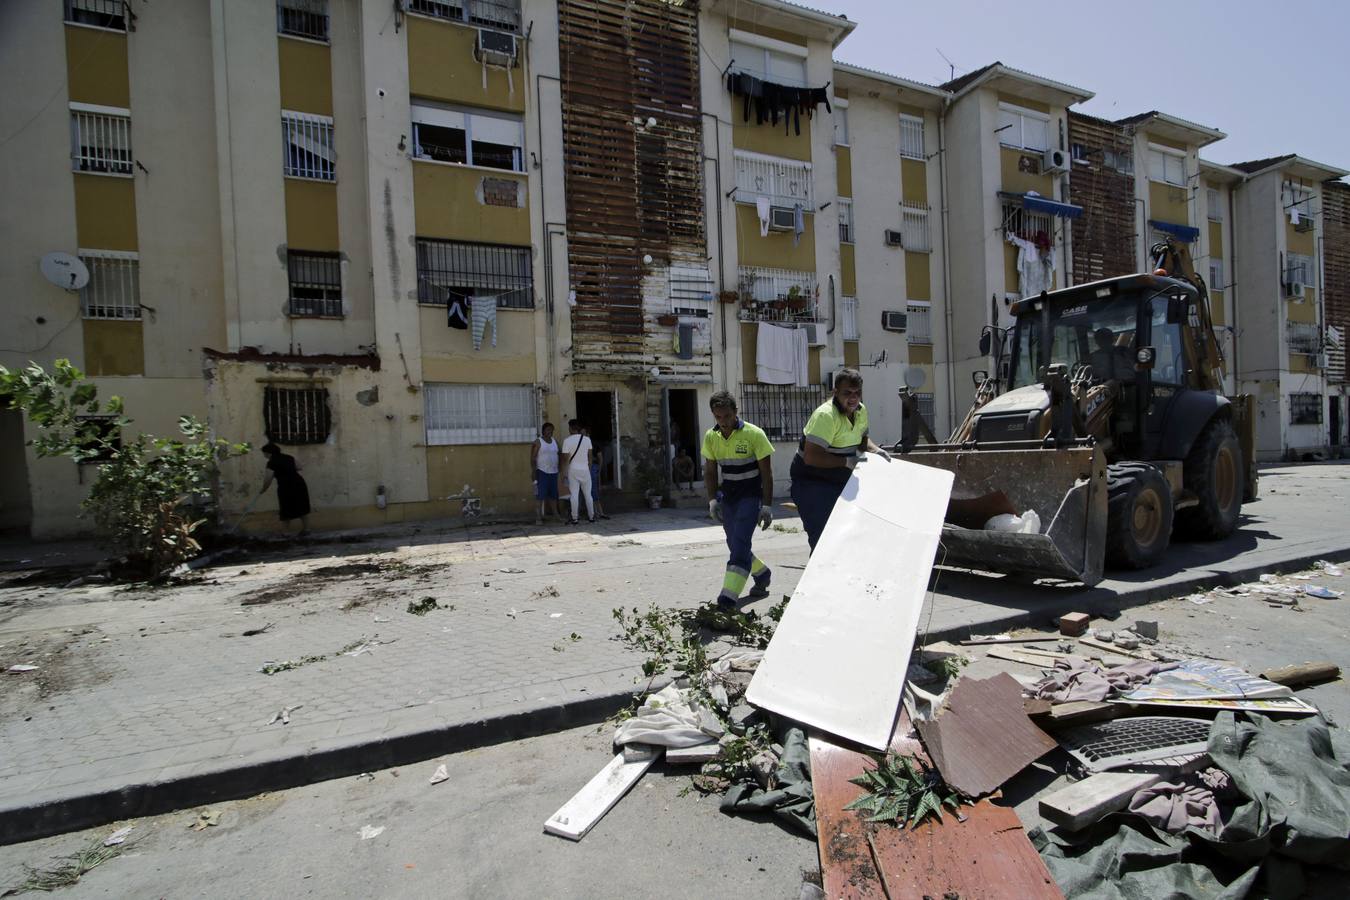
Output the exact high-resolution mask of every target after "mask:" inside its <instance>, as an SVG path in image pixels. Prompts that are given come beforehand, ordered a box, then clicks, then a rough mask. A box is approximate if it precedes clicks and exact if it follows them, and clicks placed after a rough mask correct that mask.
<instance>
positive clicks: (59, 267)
mask: <svg viewBox="0 0 1350 900" xmlns="http://www.w3.org/2000/svg"><path fill="white" fill-rule="evenodd" d="M38 267H39V268H41V269H42V275H43V277H44V278H46V279H47V280H48V281H50V282H51V283H52V284H54V285H56V286H57V287H59V288H62V289H64V290H67V291H78V290H79V289H80V288H82V287H84V286H85V285H86V284H88V283H89V269H88V267H86V266H85V264H84V263H83V262H81V261H80V258H79V257H78V256H72V255H71V254H69V253H62V252H60V251H59V250H58V251H56V252H53V253H48V254H47V255H46V256H44V257H42V262H40V263H39V264H38Z"/></svg>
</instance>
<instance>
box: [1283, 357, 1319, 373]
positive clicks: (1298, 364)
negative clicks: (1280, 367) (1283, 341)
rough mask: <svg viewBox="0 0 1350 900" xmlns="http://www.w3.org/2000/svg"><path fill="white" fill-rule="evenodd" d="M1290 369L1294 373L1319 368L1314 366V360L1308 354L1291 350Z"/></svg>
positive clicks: (1309, 371) (1310, 371)
mask: <svg viewBox="0 0 1350 900" xmlns="http://www.w3.org/2000/svg"><path fill="white" fill-rule="evenodd" d="M1289 371H1290V372H1294V373H1303V372H1308V373H1312V372H1316V371H1317V370H1316V369H1314V368H1313V367H1312V360H1311V358H1310V357H1309V356H1308V354H1306V353H1293V352H1291V353H1290V354H1289Z"/></svg>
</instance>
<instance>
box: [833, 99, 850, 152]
mask: <svg viewBox="0 0 1350 900" xmlns="http://www.w3.org/2000/svg"><path fill="white" fill-rule="evenodd" d="M834 144H835V146H836V147H847V146H848V105H847V104H842V105H841V104H840V102H839V100H838V99H836V100H835V101H834Z"/></svg>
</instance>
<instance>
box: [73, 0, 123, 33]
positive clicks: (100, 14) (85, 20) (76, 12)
mask: <svg viewBox="0 0 1350 900" xmlns="http://www.w3.org/2000/svg"><path fill="white" fill-rule="evenodd" d="M66 21H67V22H75V23H77V24H80V25H97V26H98V27H99V28H111V29H113V30H114V31H126V30H127V20H126V4H125V3H123V0H66Z"/></svg>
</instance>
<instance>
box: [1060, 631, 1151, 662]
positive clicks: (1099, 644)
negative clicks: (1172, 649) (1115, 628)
mask: <svg viewBox="0 0 1350 900" xmlns="http://www.w3.org/2000/svg"><path fill="white" fill-rule="evenodd" d="M1078 643H1080V644H1087V645H1088V646H1089V647H1096V648H1097V649H1098V650H1106V651H1107V652H1109V653H1114V654H1116V655H1117V656H1128V657H1130V658H1131V659H1143V660H1147V661H1149V662H1157V660H1156V659H1154V658H1153V657H1152V655H1146V654H1143V653H1135V652H1134V651H1132V650H1122V649H1121V648H1120V647H1116V646H1113V645H1112V644H1108V643H1106V642H1105V641H1099V640H1097V639H1096V638H1085V637H1080V638H1079V639H1078Z"/></svg>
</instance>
